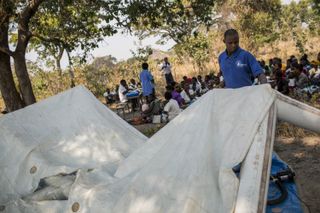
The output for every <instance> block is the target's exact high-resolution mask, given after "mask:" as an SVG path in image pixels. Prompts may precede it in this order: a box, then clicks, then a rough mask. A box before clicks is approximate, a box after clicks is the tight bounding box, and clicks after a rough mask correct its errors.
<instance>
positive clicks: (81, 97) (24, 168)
mask: <svg viewBox="0 0 320 213" xmlns="http://www.w3.org/2000/svg"><path fill="white" fill-rule="evenodd" d="M146 140H147V138H146V137H145V136H144V135H142V134H141V133H140V132H139V131H137V130H136V129H134V128H133V127H132V126H130V125H129V124H128V123H126V122H125V121H123V120H122V119H121V118H120V117H118V116H117V115H116V114H115V113H113V112H112V111H111V110H109V109H108V108H107V107H106V106H104V105H103V104H101V103H100V102H99V100H97V99H96V98H95V97H94V96H93V95H92V94H91V93H90V92H89V91H88V90H87V89H85V88H84V87H82V86H79V87H76V88H74V89H72V90H69V91H66V92H64V93H61V94H59V95H56V96H54V97H51V98H49V99H46V100H44V101H41V102H39V103H37V104H34V105H32V106H29V107H26V108H24V109H22V110H18V111H16V112H13V113H9V114H7V115H5V116H2V117H1V118H0V205H4V206H5V205H6V204H8V203H12V202H15V200H16V199H17V198H20V197H22V196H26V195H28V194H30V193H32V192H33V191H34V190H35V189H36V188H37V187H38V184H39V181H40V179H41V178H43V177H49V176H52V175H57V174H59V173H71V172H74V171H76V170H78V169H80V168H82V169H94V168H98V167H100V166H103V167H108V171H109V172H110V173H111V174H113V173H114V172H115V170H116V168H117V166H118V164H119V163H120V162H121V161H122V160H123V159H125V158H126V157H127V156H128V155H129V154H130V153H131V152H132V151H133V150H135V149H136V148H138V147H139V146H141V145H142V143H143V142H145V141H146ZM17 203H18V204H21V203H23V204H24V202H23V201H17ZM47 203H52V204H54V205H52V206H59V205H58V203H59V201H50V202H47ZM62 203H65V201H63V202H61V204H62ZM18 204H16V205H18ZM26 205H27V206H31V207H32V204H26ZM42 206H46V205H43V204H42ZM60 206H61V205H60ZM40 207H41V205H40ZM40 207H39V208H40ZM1 208H4V207H3V206H2V207H1ZM1 208H0V210H1ZM46 208H48V209H50V208H49V206H47V207H46ZM60 208H61V207H60ZM40 209H41V208H40ZM42 209H43V208H42ZM53 209H54V208H53ZM7 211H8V212H10V210H8V209H7ZM12 211H14V210H12ZM31 212H32V211H31ZM46 212H47V211H46ZM57 212H59V211H57ZM60 212H61V211H60Z"/></svg>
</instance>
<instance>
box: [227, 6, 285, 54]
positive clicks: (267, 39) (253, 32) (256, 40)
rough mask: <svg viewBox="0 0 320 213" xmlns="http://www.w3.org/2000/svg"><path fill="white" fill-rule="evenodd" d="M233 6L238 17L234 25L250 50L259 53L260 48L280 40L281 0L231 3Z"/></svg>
mask: <svg viewBox="0 0 320 213" xmlns="http://www.w3.org/2000/svg"><path fill="white" fill-rule="evenodd" d="M241 3H242V4H241ZM231 5H232V8H233V12H234V13H235V15H236V19H235V20H234V25H235V26H236V28H237V29H238V30H239V31H240V33H241V34H242V38H243V40H245V43H247V48H248V49H249V50H251V51H257V50H258V48H259V47H261V46H263V45H265V44H267V43H271V42H274V41H276V40H277V39H278V38H279V33H278V26H279V22H280V11H281V2H280V0H267V1H263V2H260V3H257V2H256V1H253V0H245V1H240V2H239V1H231Z"/></svg>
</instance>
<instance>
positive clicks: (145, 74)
mask: <svg viewBox="0 0 320 213" xmlns="http://www.w3.org/2000/svg"><path fill="white" fill-rule="evenodd" d="M148 68H149V65H148V64H147V63H143V64H142V71H141V73H140V81H141V84H142V93H143V96H145V97H147V96H150V95H153V96H154V95H155V91H154V80H153V76H152V75H151V73H150V71H149V70H148Z"/></svg>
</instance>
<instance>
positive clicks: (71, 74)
mask: <svg viewBox="0 0 320 213" xmlns="http://www.w3.org/2000/svg"><path fill="white" fill-rule="evenodd" d="M67 55H68V60H69V76H70V88H73V87H75V83H74V72H73V67H72V59H71V56H70V52H69V51H68V50H67Z"/></svg>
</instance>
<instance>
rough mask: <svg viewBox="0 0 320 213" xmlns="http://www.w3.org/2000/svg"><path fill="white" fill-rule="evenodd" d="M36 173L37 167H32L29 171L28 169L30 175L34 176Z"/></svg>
mask: <svg viewBox="0 0 320 213" xmlns="http://www.w3.org/2000/svg"><path fill="white" fill-rule="evenodd" d="M36 171H37V167H36V166H33V167H31V169H30V174H34V173H36Z"/></svg>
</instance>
